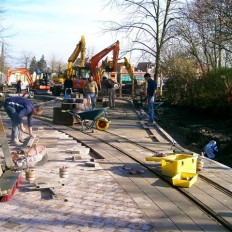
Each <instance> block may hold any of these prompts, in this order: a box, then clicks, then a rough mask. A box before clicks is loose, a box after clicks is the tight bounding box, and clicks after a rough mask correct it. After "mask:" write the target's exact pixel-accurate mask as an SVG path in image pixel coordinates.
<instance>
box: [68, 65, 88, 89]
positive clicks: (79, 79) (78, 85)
mask: <svg viewBox="0 0 232 232" xmlns="http://www.w3.org/2000/svg"><path fill="white" fill-rule="evenodd" d="M73 71H74V76H73V77H72V81H73V90H74V91H75V90H78V91H79V92H82V91H83V88H84V85H85V83H86V81H87V80H88V78H89V77H90V76H91V75H92V72H91V69H90V67H79V66H76V67H73Z"/></svg>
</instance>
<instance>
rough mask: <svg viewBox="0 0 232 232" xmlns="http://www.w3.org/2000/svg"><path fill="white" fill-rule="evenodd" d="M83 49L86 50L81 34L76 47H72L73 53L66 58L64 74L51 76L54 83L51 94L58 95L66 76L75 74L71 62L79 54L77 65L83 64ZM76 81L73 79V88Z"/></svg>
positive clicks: (81, 65) (61, 90) (72, 62)
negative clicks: (66, 65)
mask: <svg viewBox="0 0 232 232" xmlns="http://www.w3.org/2000/svg"><path fill="white" fill-rule="evenodd" d="M85 51H86V44H85V37H84V36H81V40H80V42H79V43H78V44H77V45H76V48H75V49H74V51H73V53H72V54H71V56H70V57H69V59H68V68H67V69H66V70H65V73H64V75H62V76H57V77H54V78H53V83H54V85H53V86H52V89H51V91H52V94H53V95H55V96H59V95H60V94H61V93H62V92H63V84H64V81H65V78H66V77H67V76H70V77H71V78H73V77H74V76H75V72H76V71H75V70H74V69H73V64H74V62H75V61H76V60H77V58H78V56H79V54H81V59H80V64H79V65H78V67H84V66H85ZM76 82H77V80H76V79H73V86H74V88H75V86H77V85H76Z"/></svg>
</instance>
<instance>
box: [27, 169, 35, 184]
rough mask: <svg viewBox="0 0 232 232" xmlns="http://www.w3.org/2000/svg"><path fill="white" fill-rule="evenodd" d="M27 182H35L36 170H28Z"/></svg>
mask: <svg viewBox="0 0 232 232" xmlns="http://www.w3.org/2000/svg"><path fill="white" fill-rule="evenodd" d="M25 175H26V180H27V181H29V182H32V181H34V180H35V169H27V170H26V171H25Z"/></svg>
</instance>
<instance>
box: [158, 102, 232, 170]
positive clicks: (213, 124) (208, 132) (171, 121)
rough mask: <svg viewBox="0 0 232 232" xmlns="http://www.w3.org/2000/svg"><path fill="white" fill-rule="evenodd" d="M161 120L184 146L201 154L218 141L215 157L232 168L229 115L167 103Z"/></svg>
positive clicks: (160, 110)
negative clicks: (209, 112) (197, 110)
mask: <svg viewBox="0 0 232 232" xmlns="http://www.w3.org/2000/svg"><path fill="white" fill-rule="evenodd" d="M156 116H157V118H158V119H157V123H158V124H159V125H160V126H161V127H162V128H163V129H164V130H165V131H166V132H168V133H169V134H170V135H171V136H172V137H173V138H174V139H175V140H176V141H177V142H178V143H179V144H180V145H181V146H182V147H184V148H186V149H188V150H191V151H193V152H196V153H198V154H200V153H201V152H202V151H203V148H204V146H205V145H206V144H207V143H208V142H209V141H210V140H215V141H216V142H217V145H218V149H219V151H218V153H217V154H216V158H215V160H217V161H218V162H220V163H222V164H225V165H227V166H229V167H232V130H231V128H232V122H231V120H230V119H229V117H224V118H221V117H216V116H212V115H206V114H200V113H198V112H191V111H188V110H184V109H179V108H176V107H173V106H169V105H166V104H163V105H162V106H160V107H159V108H158V109H157V114H156Z"/></svg>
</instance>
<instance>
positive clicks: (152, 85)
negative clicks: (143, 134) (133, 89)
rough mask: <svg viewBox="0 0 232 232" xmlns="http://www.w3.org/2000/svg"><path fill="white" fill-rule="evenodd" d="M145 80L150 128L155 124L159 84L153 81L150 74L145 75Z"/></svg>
mask: <svg viewBox="0 0 232 232" xmlns="http://www.w3.org/2000/svg"><path fill="white" fill-rule="evenodd" d="M144 78H145V80H146V81H147V105H148V113H149V122H148V123H147V125H148V126H153V125H154V124H155V121H154V120H155V108H154V105H155V100H156V94H157V84H156V82H155V81H154V80H152V79H151V75H150V73H145V74H144Z"/></svg>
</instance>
